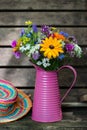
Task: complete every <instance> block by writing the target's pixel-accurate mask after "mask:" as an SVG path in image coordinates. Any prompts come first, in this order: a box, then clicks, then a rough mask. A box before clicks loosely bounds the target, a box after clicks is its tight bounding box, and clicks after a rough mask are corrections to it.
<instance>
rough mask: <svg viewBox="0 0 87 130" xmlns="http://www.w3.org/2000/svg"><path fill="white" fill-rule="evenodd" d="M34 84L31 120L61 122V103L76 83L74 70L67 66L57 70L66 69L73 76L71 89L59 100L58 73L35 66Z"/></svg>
mask: <svg viewBox="0 0 87 130" xmlns="http://www.w3.org/2000/svg"><path fill="white" fill-rule="evenodd" d="M35 68H36V82H35V90H34V99H33V109H32V120H34V121H38V122H56V121H60V120H62V110H61V103H62V101H63V100H64V98H65V97H66V96H67V94H68V93H69V92H70V90H71V88H72V87H73V86H74V84H75V82H76V77H77V73H76V70H75V69H74V68H73V67H72V66H69V65H66V66H62V67H61V68H59V70H61V69H64V68H68V69H70V70H71V71H72V72H73V74H74V80H73V83H72V85H71V87H70V88H69V89H68V91H67V92H66V93H65V95H64V96H63V98H62V99H60V91H59V84H58V71H59V70H58V71H45V70H43V69H41V68H39V67H37V66H35Z"/></svg>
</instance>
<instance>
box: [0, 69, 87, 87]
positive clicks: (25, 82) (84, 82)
mask: <svg viewBox="0 0 87 130" xmlns="http://www.w3.org/2000/svg"><path fill="white" fill-rule="evenodd" d="M75 69H76V71H77V74H78V77H77V82H76V84H75V86H76V87H86V86H87V69H86V68H85V67H84V68H82V69H81V68H75ZM65 75H67V76H65ZM0 78H2V79H6V80H10V81H11V82H13V83H14V85H15V86H34V82H35V69H28V68H1V69H0ZM72 80H73V73H72V72H71V71H70V70H68V69H66V70H62V71H60V72H59V84H60V86H66V87H67V86H69V85H70V83H71V82H72Z"/></svg>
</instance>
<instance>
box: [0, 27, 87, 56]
mask: <svg viewBox="0 0 87 130" xmlns="http://www.w3.org/2000/svg"><path fill="white" fill-rule="evenodd" d="M57 29H58V30H60V31H65V32H67V33H69V35H72V36H75V37H76V39H77V42H78V44H79V45H87V28H72V27H70V28H63V27H62V28H60V27H59V28H57ZM0 32H1V33H0V45H11V42H12V41H13V40H17V39H18V37H19V35H20V32H21V28H10V27H8V28H0ZM0 50H1V48H0ZM7 50H8V48H7ZM9 51H10V50H9ZM9 51H8V52H7V53H8V54H9ZM2 55H3V54H2Z"/></svg>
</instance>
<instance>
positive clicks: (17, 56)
mask: <svg viewBox="0 0 87 130" xmlns="http://www.w3.org/2000/svg"><path fill="white" fill-rule="evenodd" d="M13 54H14V55H15V57H16V58H17V59H19V58H20V56H21V53H20V52H19V51H16V52H13Z"/></svg>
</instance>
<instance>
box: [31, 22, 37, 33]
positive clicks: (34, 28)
mask: <svg viewBox="0 0 87 130" xmlns="http://www.w3.org/2000/svg"><path fill="white" fill-rule="evenodd" d="M32 28H33V31H34V32H36V33H37V32H38V29H37V26H36V25H35V24H34V25H33V26H32Z"/></svg>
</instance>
